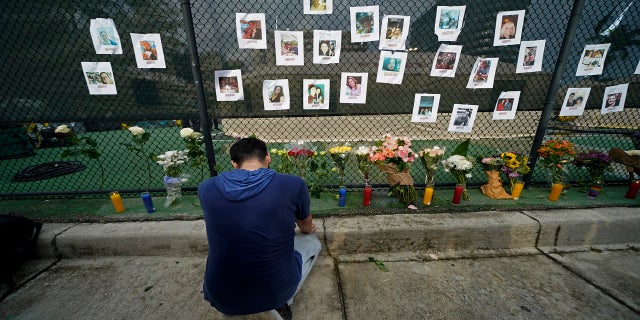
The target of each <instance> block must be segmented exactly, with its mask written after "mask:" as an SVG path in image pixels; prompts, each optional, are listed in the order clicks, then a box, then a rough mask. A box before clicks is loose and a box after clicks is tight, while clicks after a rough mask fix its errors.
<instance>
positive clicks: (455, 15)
mask: <svg viewBox="0 0 640 320" xmlns="http://www.w3.org/2000/svg"><path fill="white" fill-rule="evenodd" d="M466 8H467V6H455V7H446V6H438V8H437V9H436V24H435V27H434V33H435V34H436V35H437V36H438V41H456V40H458V36H459V35H460V31H461V30H462V25H463V23H464V12H465V10H466Z"/></svg>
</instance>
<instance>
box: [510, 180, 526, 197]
mask: <svg viewBox="0 0 640 320" xmlns="http://www.w3.org/2000/svg"><path fill="white" fill-rule="evenodd" d="M522 188H524V182H522V181H518V182H516V184H514V185H513V190H512V191H511V196H512V197H513V200H518V199H520V194H521V193H522Z"/></svg>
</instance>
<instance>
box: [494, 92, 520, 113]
mask: <svg viewBox="0 0 640 320" xmlns="http://www.w3.org/2000/svg"><path fill="white" fill-rule="evenodd" d="M519 101H520V91H503V92H501V93H500V96H499V97H498V101H496V106H495V107H494V108H493V120H513V119H515V118H516V110H517V109H518V103H519Z"/></svg>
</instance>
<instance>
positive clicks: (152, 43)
mask: <svg viewBox="0 0 640 320" xmlns="http://www.w3.org/2000/svg"><path fill="white" fill-rule="evenodd" d="M131 43H132V44H133V52H135V55H136V63H137V64H138V68H140V69H164V68H166V65H165V62H164V51H163V50H162V41H160V34H158V33H146V34H140V33H131Z"/></svg>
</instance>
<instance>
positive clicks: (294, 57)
mask: <svg viewBox="0 0 640 320" xmlns="http://www.w3.org/2000/svg"><path fill="white" fill-rule="evenodd" d="M273 37H274V41H275V48H276V65H278V66H302V65H304V39H303V34H302V31H274V32H273Z"/></svg>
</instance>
